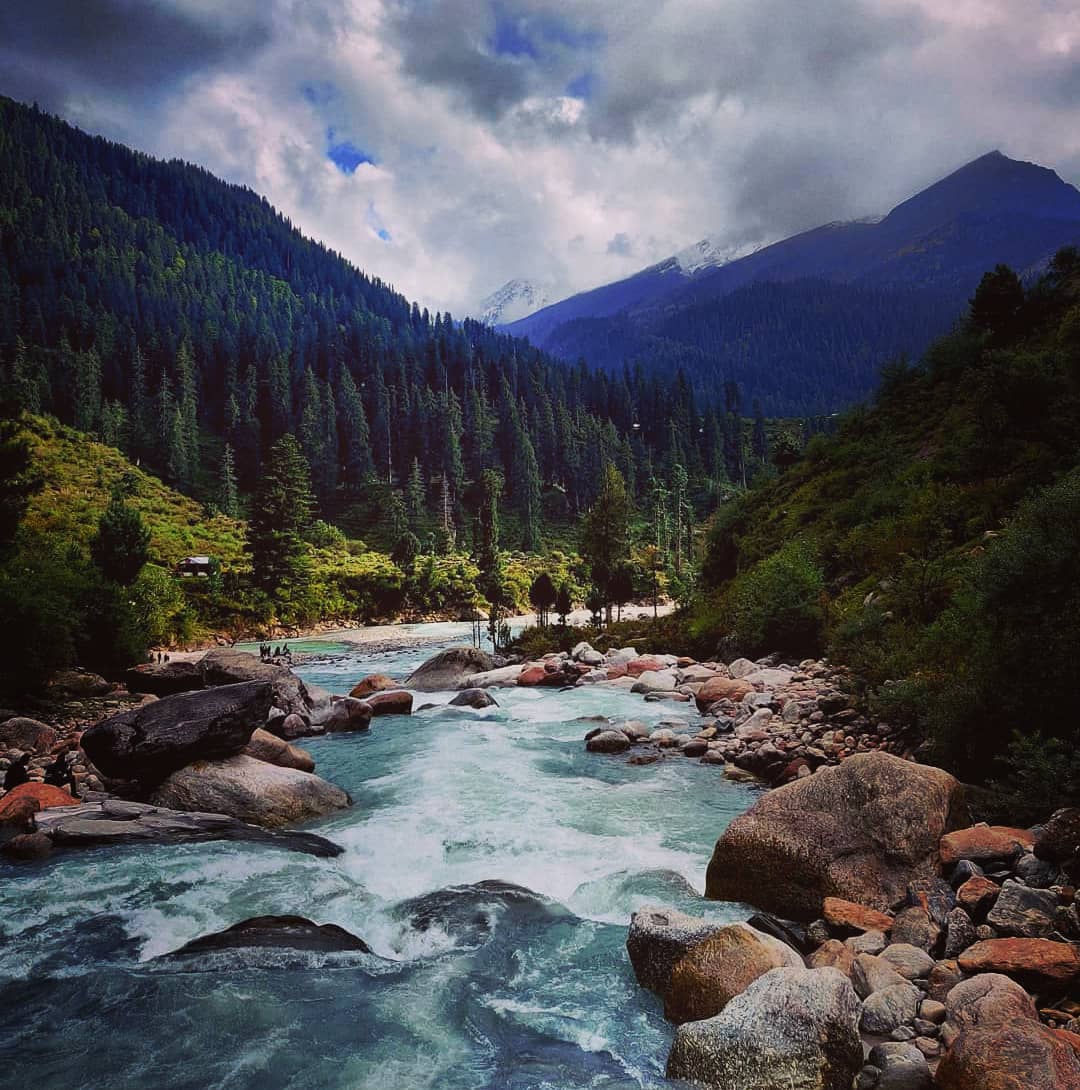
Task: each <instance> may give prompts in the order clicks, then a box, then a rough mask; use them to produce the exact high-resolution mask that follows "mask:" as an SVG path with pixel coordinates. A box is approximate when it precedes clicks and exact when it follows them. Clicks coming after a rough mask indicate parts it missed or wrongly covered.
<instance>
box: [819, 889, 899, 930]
mask: <svg viewBox="0 0 1080 1090" xmlns="http://www.w3.org/2000/svg"><path fill="white" fill-rule="evenodd" d="M821 914H822V916H823V917H824V918H825V922H826V923H828V924H829V925H830V927H835V928H839V929H840V930H841V931H844V932H845V933H846V932H849V931H881V932H888V931H889V930H891V928H892V916H890V915H888V913H885V912H878V911H877V910H876V909H873V908H867V907H866V906H865V905H860V904H856V903H855V902H854V901H845V900H844V899H843V898H842V897H826V898H825V901H824V903H823V904H822V910H821Z"/></svg>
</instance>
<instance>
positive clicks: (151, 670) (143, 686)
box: [124, 659, 206, 696]
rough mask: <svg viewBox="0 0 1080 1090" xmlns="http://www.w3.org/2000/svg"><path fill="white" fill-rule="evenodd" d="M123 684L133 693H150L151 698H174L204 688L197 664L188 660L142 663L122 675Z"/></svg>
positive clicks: (204, 684) (200, 671)
mask: <svg viewBox="0 0 1080 1090" xmlns="http://www.w3.org/2000/svg"><path fill="white" fill-rule="evenodd" d="M124 684H125V685H127V687H128V689H129V690H130V691H131V692H133V693H150V694H152V695H153V696H175V695H176V694H177V693H190V692H193V691H194V690H195V689H203V688H205V687H206V682H205V681H204V680H203V675H202V670H201V669H200V668H199V664H198V662H193V661H192V660H190V659H177V660H176V661H175V662H142V663H140V664H139V665H138V666H132V667H131V669H130V670H128V671H127V672H126V673H125V674H124Z"/></svg>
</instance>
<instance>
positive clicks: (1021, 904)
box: [986, 879, 1058, 939]
mask: <svg viewBox="0 0 1080 1090" xmlns="http://www.w3.org/2000/svg"><path fill="white" fill-rule="evenodd" d="M1057 905H1058V899H1057V895H1056V894H1054V893H1051V892H1050V890H1048V889H1031V888H1030V887H1029V886H1025V885H1023V884H1022V883H1020V882H1014V881H1012V880H1011V879H1010V880H1009V881H1007V882H1006V883H1005V884H1004V885H1003V886H1002V887H1001V893H1000V894H999V895H998V899H997V900H996V901H995V902H994V907H993V908H992V909H990V912H989V913H988V914H987V917H986V922H987V923H988V924H989V925H990V926H991V927H992V928H994V930H995V931H997V932H998V934H999V935H1016V936H1019V937H1021V938H1028V939H1038V938H1045V937H1046V936H1048V935H1052V934H1053V933H1054V913H1055V911H1056V910H1057Z"/></svg>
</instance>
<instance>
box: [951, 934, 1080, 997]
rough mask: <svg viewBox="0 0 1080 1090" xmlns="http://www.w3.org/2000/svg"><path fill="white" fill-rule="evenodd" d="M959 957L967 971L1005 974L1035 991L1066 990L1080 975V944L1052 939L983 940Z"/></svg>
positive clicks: (961, 966)
mask: <svg viewBox="0 0 1080 1090" xmlns="http://www.w3.org/2000/svg"><path fill="white" fill-rule="evenodd" d="M956 960H957V963H958V965H959V966H960V968H961V969H962V970H963V971H964V972H965V973H969V974H970V973H1004V974H1005V975H1006V976H1010V977H1012V978H1013V980H1016V981H1018V982H1019V983H1020V984H1022V985H1023V986H1024V987H1025V988H1028V989H1030V990H1032V991H1035V992H1043V991H1049V992H1053V991H1055V990H1057V991H1063V990H1064V989H1065V988H1067V987H1068V986H1069V985H1070V984H1071V983H1072V982H1073V981H1074V980H1076V978H1077V977H1080V946H1074V945H1072V944H1071V943H1065V942H1054V941H1053V940H1052V939H983V940H982V941H981V942H977V943H975V945H974V946H969V947H968V948H967V949H966V950H965V951H964V952H963V953H962V954H961V955H960V956H959V957H958V958H957V959H956Z"/></svg>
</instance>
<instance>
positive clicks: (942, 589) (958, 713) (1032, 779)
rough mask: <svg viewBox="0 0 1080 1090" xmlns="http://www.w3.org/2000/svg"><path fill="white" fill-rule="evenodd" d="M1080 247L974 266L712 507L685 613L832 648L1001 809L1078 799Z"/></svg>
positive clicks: (717, 626) (789, 644) (744, 638)
mask: <svg viewBox="0 0 1080 1090" xmlns="http://www.w3.org/2000/svg"><path fill="white" fill-rule="evenodd" d="M1078 360H1080V255H1078V254H1077V251H1076V250H1074V249H1065V250H1062V251H1061V252H1060V253H1059V254H1058V255H1057V256H1056V257H1055V258H1054V259H1053V261H1052V262H1051V264H1050V267H1049V269H1048V271H1047V272H1046V274H1045V275H1044V276H1043V277H1041V278H1040V279H1039V280H1038V281H1036V282H1034V283H1032V284H1030V285H1028V286H1025V285H1024V284H1022V283H1021V281H1020V279H1019V278H1018V276H1017V275H1016V273H1015V272H1013V271H1012V270H1011V269H1009V268H1007V267H1005V266H998V268H997V269H995V270H993V271H992V272H990V273H987V274H986V275H985V276H984V277H983V280H982V283H981V284H980V286H979V288H978V290H977V291H976V293H975V296H974V298H973V300H972V303H971V306H970V309H969V314H968V316H967V319H966V321H965V322H964V323H963V325H962V326H961V327H960V328H959V329H957V331H956V332H955V333H954V334H952V335H950V336H948V337H945V338H943V339H941V340H939V341H937V342H936V343H935V344H934V345H933V346H932V347H931V348H930V350H929V351H928V352H927V353H926V355H925V356H924V358H923V359H922V360H921V361H920V362H919V363H918V364H917V365H894V366H892V367H890V368H889V369H888V370H887V371H886V374H885V376H884V380H883V384H882V387H881V390H880V391H879V394H878V397H877V401H876V403H875V404H874V405H873V406H871V407H867V408H859V409H855V410H853V411H851V412H850V413H848V414H847V415H846V416H845V417H844V418H843V420H842V422H841V424H840V426H839V427H838V429H837V431H836V432H835V434H833V435H831V436H827V437H825V436H822V437H818V438H815V439H814V440H813V441H812V442H811V443H810V444H809V445H808V446H807V448H806V450H805V453H804V454H803V455H802V456H801V458H800V459H799V460H798V461H797V462H796V463H795V464H794V465H793V466H791V467H790V468H789V469H788V470H787V471H786V472H784V473H783V474H781V475H779V476H777V477H774V478H772V479H768V480H766V479H763V480H762V481H761V482H760V483H759V485H758V486H757V487H756V488H753V489H751V490H750V491H749V492H747V493H746V494H745V495H743V496H742V497H740V498H738V499H736V500H735V502H733V503H730V504H726V505H725V506H724V507H722V508H721V510H720V512H719V513H718V514H717V516H716V518H715V519H714V521H713V524H712V526H711V528H710V534H709V543H708V547H707V550H706V556H705V562H704V567H703V572H702V585H703V596H702V600H701V602H700V603H699V605H698V608H697V611H696V616H695V618H694V621H693V628H694V630H695V631H696V633H697V635H698V637H699V639H700V640H701V641H703V643H705V644H708V646H709V647H711V648H715V647H716V640H717V637H718V636H720V635H721V634H724V638H725V639H726V641H727V642H728V643H730V644H732V645H733V646H737V647H738V648H739V649H740V650H742V651H745V652H748V653H751V654H758V653H762V652H772V651H782V652H785V653H787V654H791V655H796V656H797V655H801V654H804V653H815V654H816V653H821V652H822V651H826V652H828V653H829V654H830V655H831V656H832V657H834V659H835V660H836V661H838V662H843V663H845V664H847V665H849V666H851V667H852V668H854V670H855V671H856V676H857V677H858V678H859V679H860V680H861V683H862V684H863V686H864V688H865V691H866V695H867V698H868V699H869V700H871V701H872V702H873V703H875V704H876V705H877V706H878V708H879V710H880V712H881V714H882V715H883V716H887V717H888V718H889V719H891V720H893V721H894V722H895V721H903V722H907V723H910V724H912V725H913V726H916V727H918V728H919V733H921V734H923V735H925V736H927V737H928V738H929V739H930V742H931V747H932V748H931V754H930V755H931V756H932V757H933V758H934V759H936V760H937V761H938V762H941V763H944V764H945V765H946V766H947V767H949V768H952V769H955V770H957V771H958V772H959V773H960V774H962V775H964V776H965V777H970V778H972V779H974V780H979V781H983V780H986V779H988V778H989V779H991V780H993V779H995V778H1001V779H1002V780H1004V781H1006V786H1007V787H1008V789H1009V790H1010V791H1011V792H1012V795H1011V797H1010V801H1009V805H1008V806H1007V807H1005V812H1011V813H1012V814H1014V815H1016V814H1018V813H1019V814H1023V815H1025V816H1029V814H1035V813H1037V812H1038V810H1039V808H1040V807H1044V806H1045V800H1046V799H1047V798H1050V797H1053V798H1056V799H1064V800H1071V801H1072V802H1074V803H1075V802H1077V801H1080V760H1078V759H1077V756H1076V754H1077V747H1078V744H1080V735H1078V733H1077V724H1078V723H1080V701H1078V697H1077V688H1076V684H1075V678H1074V676H1073V675H1074V673H1075V669H1074V662H1075V650H1076V647H1077V644H1078V642H1080V628H1078V620H1077V619H1078V618H1080V534H1078V528H1080V366H1078Z"/></svg>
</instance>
